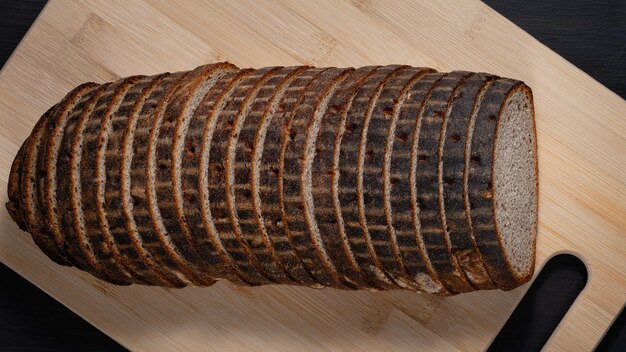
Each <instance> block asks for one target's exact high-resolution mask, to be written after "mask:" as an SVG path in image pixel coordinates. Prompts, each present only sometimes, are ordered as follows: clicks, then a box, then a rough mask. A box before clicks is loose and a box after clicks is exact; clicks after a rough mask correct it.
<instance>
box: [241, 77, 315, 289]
mask: <svg viewBox="0 0 626 352" xmlns="http://www.w3.org/2000/svg"><path fill="white" fill-rule="evenodd" d="M323 71H324V70H323V69H315V68H309V67H306V66H304V67H302V69H299V70H298V71H297V72H295V73H294V74H293V75H290V76H289V79H288V80H286V81H285V82H284V83H283V84H282V85H281V86H279V87H277V89H276V92H275V93H274V95H273V97H272V102H271V105H270V106H269V108H268V109H267V110H266V111H265V112H264V113H263V116H262V118H261V121H260V122H259V127H258V128H257V132H256V135H255V137H254V144H253V147H252V155H253V156H254V157H253V162H252V166H251V172H252V185H251V191H252V196H253V197H254V200H253V205H254V211H255V215H256V217H257V222H258V224H259V228H260V229H262V230H261V231H262V234H263V236H264V237H265V236H266V237H267V238H268V239H269V242H270V244H271V246H272V250H273V251H274V253H276V257H277V260H278V264H279V265H280V266H281V267H282V268H283V269H284V270H285V272H286V274H287V275H288V276H289V277H290V278H291V279H293V280H294V281H296V282H298V283H299V284H301V285H306V286H309V287H319V285H320V284H319V283H318V282H317V281H316V280H315V279H314V278H313V276H312V274H311V273H310V272H309V271H308V269H307V268H306V267H305V266H304V264H303V262H302V261H301V259H300V258H299V257H298V256H297V254H296V252H295V250H294V246H293V244H292V242H291V240H290V238H289V236H288V234H287V232H286V229H285V226H284V223H283V221H282V214H281V210H280V206H279V199H280V194H279V191H278V176H279V170H278V159H279V157H278V154H279V153H280V141H281V136H282V131H283V128H284V125H285V124H286V121H287V119H288V117H289V115H290V114H291V112H292V111H293V109H294V108H295V106H296V103H297V102H298V99H299V97H300V96H301V95H302V94H303V93H304V90H305V89H306V87H308V85H309V84H311V82H312V81H313V80H314V79H315V77H317V76H318V75H319V74H320V73H322V72H323Z"/></svg>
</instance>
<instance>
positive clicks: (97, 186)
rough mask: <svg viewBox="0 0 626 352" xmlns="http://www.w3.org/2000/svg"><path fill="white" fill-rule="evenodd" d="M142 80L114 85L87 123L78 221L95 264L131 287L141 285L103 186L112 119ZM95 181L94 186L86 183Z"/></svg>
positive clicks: (105, 94)
mask: <svg viewBox="0 0 626 352" xmlns="http://www.w3.org/2000/svg"><path fill="white" fill-rule="evenodd" d="M141 78H142V77H140V76H133V77H128V78H124V79H121V80H119V81H117V82H114V83H112V84H111V85H110V86H109V88H108V89H107V90H106V91H105V93H104V94H103V95H102V96H101V97H100V98H99V99H98V102H97V103H96V106H95V108H94V110H93V112H92V113H91V115H90V116H89V118H88V119H87V120H86V121H85V125H84V126H85V128H84V130H83V133H82V146H81V150H80V153H81V154H82V155H79V158H80V177H79V178H78V179H77V180H80V181H81V182H80V183H78V185H79V186H80V187H81V190H80V196H81V198H80V199H79V203H78V204H80V206H81V208H80V212H79V213H78V214H79V217H80V218H81V220H82V221H83V225H82V226H84V231H85V235H86V236H87V242H88V243H89V244H90V248H91V250H92V252H93V255H94V257H95V258H96V260H97V261H98V262H99V263H100V265H102V267H103V268H104V270H105V271H106V272H107V273H110V274H111V275H113V276H116V277H123V278H124V279H127V280H128V281H129V282H132V283H139V282H141V280H140V279H139V278H138V275H137V273H136V272H135V271H134V270H132V268H131V267H129V266H128V265H126V263H125V262H124V261H123V260H122V257H121V255H120V253H119V250H118V249H117V245H116V244H115V242H114V241H113V238H112V236H111V234H110V229H109V224H108V222H107V220H106V214H105V210H104V203H105V201H104V192H105V189H104V186H105V183H106V170H105V165H104V161H105V154H104V152H105V151H106V144H107V142H108V138H109V133H110V130H111V129H110V126H111V117H112V116H113V114H114V113H115V112H116V111H117V109H118V107H119V105H120V104H121V102H122V101H123V99H124V96H125V95H126V92H128V91H129V90H130V89H131V88H132V86H133V85H134V84H135V83H136V82H137V81H138V80H140V79H141ZM86 180H92V181H91V182H85V181H86Z"/></svg>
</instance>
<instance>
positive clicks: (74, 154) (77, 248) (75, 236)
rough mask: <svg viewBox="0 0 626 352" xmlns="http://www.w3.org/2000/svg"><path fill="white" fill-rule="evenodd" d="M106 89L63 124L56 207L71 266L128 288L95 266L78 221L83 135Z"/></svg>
mask: <svg viewBox="0 0 626 352" xmlns="http://www.w3.org/2000/svg"><path fill="white" fill-rule="evenodd" d="M110 86H111V84H110V83H105V84H103V85H101V86H100V87H98V88H97V89H96V90H94V92H93V94H92V96H91V97H90V99H89V100H88V102H87V103H86V104H85V106H84V107H83V109H82V111H79V112H78V116H76V118H72V117H70V119H69V120H68V121H67V125H66V133H65V134H64V135H63V142H62V143H61V149H60V150H59V155H60V157H59V159H58V160H57V175H56V176H57V180H58V181H57V200H58V204H57V207H58V208H59V214H60V215H61V233H62V234H63V235H64V240H65V242H64V245H65V251H66V252H67V253H68V256H69V257H71V258H72V259H73V260H74V263H75V266H77V267H78V268H81V269H83V270H85V271H88V272H89V273H91V274H92V275H94V276H96V277H99V278H101V279H104V280H107V281H109V282H113V283H116V284H123V285H128V284H130V281H128V279H127V278H126V277H125V276H120V277H115V276H113V273H111V272H109V271H108V270H106V269H105V267H104V265H102V264H101V263H99V262H98V260H97V258H96V257H95V256H94V253H93V250H92V248H91V243H90V241H89V238H88V234H86V232H85V226H84V219H83V218H82V206H81V203H82V201H81V200H82V197H81V191H82V188H81V186H80V179H81V177H80V161H81V157H82V153H83V148H82V144H83V138H84V137H83V132H84V130H85V126H86V123H87V121H88V120H89V117H90V116H91V114H92V112H94V110H95V108H96V107H97V106H98V102H99V101H100V99H101V98H102V96H104V95H105V94H108V95H111V94H113V92H111V91H110V90H109V88H110ZM107 92H108V93H107ZM101 108H102V109H103V107H101ZM68 175H69V182H68V181H65V182H61V180H62V178H63V177H66V178H67V177H68ZM90 201H92V200H90Z"/></svg>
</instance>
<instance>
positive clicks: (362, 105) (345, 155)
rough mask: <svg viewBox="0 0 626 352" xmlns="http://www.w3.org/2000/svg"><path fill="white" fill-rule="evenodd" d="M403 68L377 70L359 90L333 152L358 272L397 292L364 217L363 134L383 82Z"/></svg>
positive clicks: (382, 286)
mask: <svg viewBox="0 0 626 352" xmlns="http://www.w3.org/2000/svg"><path fill="white" fill-rule="evenodd" d="M402 68H403V67H402V66H383V67H380V68H378V69H377V70H376V72H375V73H374V74H373V75H372V76H370V77H369V78H368V79H367V80H366V81H365V82H364V83H363V85H361V87H359V89H358V90H357V93H356V95H355V97H354V99H353V100H352V104H351V106H350V108H349V110H348V112H347V114H346V119H345V121H342V125H343V126H342V127H343V129H341V130H340V131H341V133H340V134H339V135H338V136H337V143H336V148H338V149H339V150H338V151H336V152H335V153H338V154H339V155H338V156H336V158H335V160H337V161H338V163H339V164H338V167H337V170H338V171H339V174H338V175H337V176H336V177H337V178H338V189H337V190H338V194H339V205H340V208H341V215H342V217H343V222H344V224H345V228H346V236H347V237H348V240H349V243H350V246H351V248H352V251H353V253H354V255H355V257H356V259H357V262H358V263H359V265H360V267H361V270H363V271H364V272H366V273H367V275H371V277H373V278H376V279H377V281H378V286H379V287H380V288H382V289H398V288H399V286H397V284H396V283H395V282H394V281H393V280H391V279H390V277H389V275H388V274H387V273H385V272H384V271H383V270H382V267H381V264H380V260H379V258H378V257H377V255H376V252H375V249H374V244H373V243H372V239H371V238H370V234H369V231H368V228H367V223H366V221H365V218H364V209H363V207H364V203H365V199H364V195H363V179H362V176H363V166H362V162H363V159H362V153H364V150H363V149H364V148H363V145H362V142H364V141H365V140H364V138H363V135H364V133H367V126H366V123H367V122H368V121H369V117H368V116H371V113H372V110H373V104H374V99H373V98H374V97H375V96H377V95H378V94H379V92H380V90H381V89H382V86H383V85H384V83H385V82H387V81H388V80H389V79H390V78H391V77H393V75H394V74H395V73H396V71H398V70H400V69H402ZM340 128H341V127H340Z"/></svg>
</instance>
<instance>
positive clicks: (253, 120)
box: [229, 66, 306, 284]
mask: <svg viewBox="0 0 626 352" xmlns="http://www.w3.org/2000/svg"><path fill="white" fill-rule="evenodd" d="M305 69H306V67H302V66H300V67H297V66H292V67H281V68H279V69H277V70H276V71H274V72H272V73H270V74H269V76H268V77H267V80H266V81H265V82H264V83H263V84H262V85H261V86H260V87H258V89H257V91H256V93H255V94H254V96H252V97H250V99H251V100H250V102H249V103H248V104H247V112H246V116H245V124H242V126H241V127H238V134H237V136H231V140H230V145H229V150H230V153H231V157H232V158H234V160H233V164H232V169H230V168H229V170H230V171H229V172H232V176H231V177H232V178H233V191H232V192H233V198H234V201H233V202H232V204H231V206H233V205H234V207H235V209H234V210H235V211H236V212H237V214H239V221H238V223H239V227H240V229H241V232H242V234H243V235H244V236H245V237H246V239H247V241H248V243H252V245H251V250H252V253H253V254H254V256H255V257H256V258H257V259H258V261H259V262H260V263H262V264H263V265H264V266H265V270H266V271H267V272H268V274H270V275H271V277H272V279H273V280H274V281H275V282H276V283H280V284H299V283H300V282H299V280H298V279H297V278H296V277H293V276H292V275H291V273H289V272H288V271H287V269H286V268H285V266H284V265H283V264H282V262H281V260H280V257H279V255H278V253H277V252H276V250H275V249H274V247H273V246H272V239H271V238H270V237H269V236H268V234H267V230H266V229H265V224H264V220H263V218H262V215H261V211H260V200H259V197H258V185H257V180H258V169H259V161H260V155H257V153H256V151H257V149H256V148H255V146H256V140H257V135H258V134H259V133H261V131H260V129H261V128H262V127H263V121H264V120H265V118H266V117H267V115H268V114H271V113H272V111H273V109H274V108H275V106H277V104H278V102H279V101H280V98H281V96H282V95H281V94H282V92H283V90H284V89H285V88H286V87H287V86H288V85H289V83H290V82H291V81H292V80H293V79H294V78H295V77H296V75H297V74H298V73H300V72H301V71H303V70H305ZM242 213H245V214H246V217H245V218H243V217H242V216H241V214H242Z"/></svg>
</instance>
